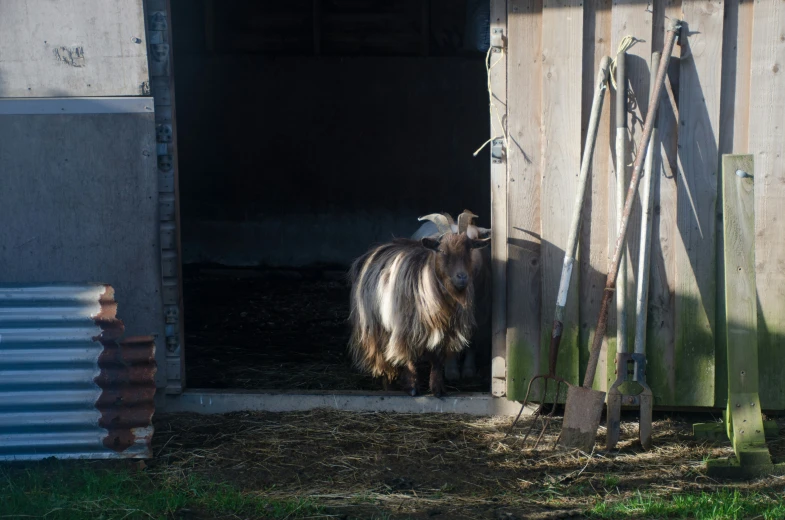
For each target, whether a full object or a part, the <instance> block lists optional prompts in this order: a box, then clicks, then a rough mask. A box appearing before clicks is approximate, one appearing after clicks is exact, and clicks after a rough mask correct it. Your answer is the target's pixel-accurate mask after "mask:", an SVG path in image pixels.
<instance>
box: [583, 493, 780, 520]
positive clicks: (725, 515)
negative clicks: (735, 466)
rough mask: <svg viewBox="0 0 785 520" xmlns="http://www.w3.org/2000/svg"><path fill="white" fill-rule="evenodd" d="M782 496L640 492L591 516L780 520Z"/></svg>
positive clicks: (605, 505)
mask: <svg viewBox="0 0 785 520" xmlns="http://www.w3.org/2000/svg"><path fill="white" fill-rule="evenodd" d="M781 497H782V494H775V493H772V494H771V495H769V494H765V493H744V492H741V491H739V490H727V489H725V490H721V491H718V492H716V493H706V492H702V493H700V494H695V493H681V494H678V495H673V496H670V497H654V496H649V495H645V494H641V493H640V492H639V493H638V495H637V496H635V497H632V498H629V499H625V500H621V501H618V502H602V503H600V504H597V505H596V506H594V507H593V508H592V509H591V510H590V511H589V515H590V516H592V517H594V518H696V519H701V520H702V519H711V520H725V519H734V520H735V519H737V518H760V519H766V520H770V519H775V518H776V519H781V518H785V501H784V499H783V498H781Z"/></svg>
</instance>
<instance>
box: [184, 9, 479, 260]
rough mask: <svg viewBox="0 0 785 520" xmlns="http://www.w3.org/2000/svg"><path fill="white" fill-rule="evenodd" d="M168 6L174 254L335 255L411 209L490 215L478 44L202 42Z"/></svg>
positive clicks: (351, 252)
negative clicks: (387, 51) (235, 45)
mask: <svg viewBox="0 0 785 520" xmlns="http://www.w3.org/2000/svg"><path fill="white" fill-rule="evenodd" d="M173 9H174V10H173V26H174V27H173V37H174V55H175V60H174V66H175V77H176V80H177V115H178V118H177V119H178V151H179V154H180V159H179V168H180V170H179V175H180V186H181V215H182V223H183V224H182V226H183V227H182V230H183V256H184V261H185V262H186V263H189V262H218V263H221V264H225V265H260V264H261V265H265V264H269V265H279V266H281V265H282V266H298V265H307V264H311V263H336V264H344V265H345V264H348V263H349V262H351V260H352V259H353V258H354V257H356V256H357V255H359V254H361V253H362V252H363V251H364V250H365V249H366V248H367V247H369V245H370V244H372V243H373V242H376V241H382V240H387V239H388V238H389V237H390V236H391V235H397V236H402V235H403V236H406V235H409V234H411V233H412V232H413V231H414V230H416V229H417V227H418V225H419V223H418V222H417V217H418V216H420V215H422V214H425V213H430V212H434V211H448V212H450V213H453V214H455V213H458V212H460V211H462V210H463V209H464V208H469V209H471V210H473V211H474V212H475V213H477V214H479V215H480V222H481V223H482V224H485V225H488V224H489V223H490V214H489V210H490V202H489V201H490V191H489V190H490V188H489V181H488V161H489V159H488V152H487V150H484V151H483V152H482V153H481V154H479V155H478V156H477V157H473V156H472V154H473V153H474V151H475V150H476V149H477V148H478V147H479V146H480V145H481V144H482V143H483V142H484V141H485V140H486V139H487V135H488V131H489V122H488V117H487V114H488V92H487V86H486V74H485V67H484V63H483V57H482V55H481V54H479V53H475V54H474V55H473V56H470V57H418V56H401V57H391V56H387V57H385V56H367V57H359V56H352V57H337V56H322V57H314V56H271V55H264V54H258V53H257V54H254V53H242V54H240V53H237V52H229V51H221V52H215V53H211V52H209V51H207V50H206V49H205V46H204V41H203V37H202V36H201V35H200V31H202V30H203V29H202V26H201V25H200V23H201V18H199V17H198V16H197V17H196V19H194V13H192V12H191V13H190V14H189V13H188V12H184V11H182V10H178V9H177V3H174V4H173ZM179 13H182V14H181V18H179V19H178V14H179ZM189 17H190V18H189ZM178 20H179V22H178Z"/></svg>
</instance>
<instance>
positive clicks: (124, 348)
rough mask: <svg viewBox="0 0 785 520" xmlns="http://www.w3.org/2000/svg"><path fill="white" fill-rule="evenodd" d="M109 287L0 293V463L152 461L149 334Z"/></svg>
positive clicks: (153, 369)
mask: <svg viewBox="0 0 785 520" xmlns="http://www.w3.org/2000/svg"><path fill="white" fill-rule="evenodd" d="M116 311H117V304H116V302H115V300H114V290H113V289H112V287H110V286H107V285H46V286H8V285H2V286H0V460H31V459H43V458H46V457H52V456H54V457H57V458H133V457H144V458H147V457H150V456H152V453H151V450H150V441H151V439H152V434H153V427H152V424H151V419H152V415H153V411H154V405H153V402H154V401H153V400H154V397H155V372H156V363H155V343H154V342H153V338H152V337H149V336H148V337H137V338H129V339H127V340H125V341H119V340H120V337H121V336H122V334H123V332H124V325H123V323H122V321H120V320H118V319H117V317H116Z"/></svg>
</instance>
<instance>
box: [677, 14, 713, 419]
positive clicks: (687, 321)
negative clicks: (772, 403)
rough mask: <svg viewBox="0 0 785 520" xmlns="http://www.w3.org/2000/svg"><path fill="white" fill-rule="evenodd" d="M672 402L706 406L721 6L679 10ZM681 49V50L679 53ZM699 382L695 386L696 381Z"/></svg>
mask: <svg viewBox="0 0 785 520" xmlns="http://www.w3.org/2000/svg"><path fill="white" fill-rule="evenodd" d="M682 9H683V13H684V14H683V19H684V20H685V22H684V23H685V24H686V25H685V27H684V28H682V34H687V35H688V36H687V38H686V39H682V46H683V48H682V52H683V55H682V57H681V72H680V74H681V76H680V80H679V140H678V143H679V144H678V149H679V154H678V157H679V174H678V177H677V179H678V182H677V184H678V210H677V227H678V235H679V238H680V240H677V242H676V244H675V245H676V251H675V252H676V294H677V300H676V338H675V342H676V343H675V354H676V359H677V360H678V364H677V365H676V371H677V372H676V389H675V394H674V395H675V397H676V399H677V402H676V403H674V404H682V403H683V404H685V405H687V403H689V406H713V405H714V388H715V345H714V340H715V338H714V330H715V325H716V314H715V313H716V266H717V262H716V241H715V233H716V229H717V226H716V222H717V212H716V203H717V177H718V169H719V164H718V163H719V156H718V146H719V143H718V141H719V120H720V87H721V71H722V29H723V14H724V10H723V4H722V2H721V1H717V0H712V1H704V2H685V3H684V4H683V7H682ZM685 46H686V49H685V48H684V47H685ZM698 382H699V383H700V384H697V383H698Z"/></svg>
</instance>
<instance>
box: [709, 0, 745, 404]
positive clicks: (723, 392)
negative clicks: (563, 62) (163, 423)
mask: <svg viewBox="0 0 785 520" xmlns="http://www.w3.org/2000/svg"><path fill="white" fill-rule="evenodd" d="M752 5H753V4H752V1H750V0H746V1H745V0H726V2H725V24H724V26H723V41H724V44H723V46H722V91H721V97H720V155H723V154H745V153H748V151H747V150H748V148H747V142H748V126H749V110H750V52H751V50H752ZM717 188H718V189H717V199H718V200H722V190H723V183H722V182H720V183H718V184H717ZM720 210H721V208H720V207H719V206H718V220H717V222H718V225H719V223H720V222H721V221H722V220H721V217H722V212H721V211H720ZM724 247H725V240H724V234H723V233H721V232H719V230H718V232H717V269H716V271H717V327H716V333H715V338H716V341H715V345H716V347H717V349H716V367H717V368H716V372H717V386H716V388H715V389H714V400H715V403H716V404H717V406H724V403H725V402H726V401H727V398H728V380H727V378H723V377H721V375H722V374H724V373H725V372H727V370H728V360H727V357H728V350H727V348H724V347H725V345H726V341H727V334H726V325H727V322H726V318H725V316H726V313H725V305H724V303H725V278H724V276H725V258H724V256H725V254H724Z"/></svg>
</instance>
